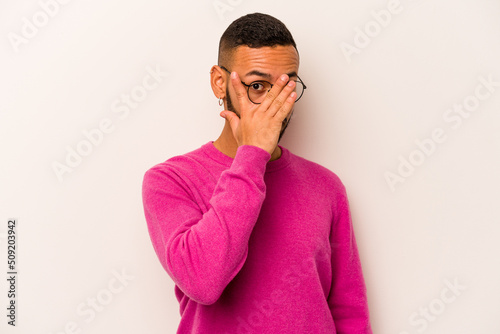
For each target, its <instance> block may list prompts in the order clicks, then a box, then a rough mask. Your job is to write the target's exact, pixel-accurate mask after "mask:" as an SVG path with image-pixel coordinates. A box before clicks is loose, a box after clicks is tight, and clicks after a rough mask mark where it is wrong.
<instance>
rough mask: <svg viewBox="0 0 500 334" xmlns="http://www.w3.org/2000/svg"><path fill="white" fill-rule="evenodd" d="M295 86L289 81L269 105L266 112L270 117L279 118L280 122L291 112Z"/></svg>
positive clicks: (294, 97) (293, 82)
mask: <svg viewBox="0 0 500 334" xmlns="http://www.w3.org/2000/svg"><path fill="white" fill-rule="evenodd" d="M295 86H296V83H295V81H289V82H288V84H286V86H285V87H284V88H283V89H282V90H281V92H280V93H279V94H278V96H276V98H275V99H274V100H273V102H272V103H271V106H270V107H269V110H268V113H269V114H270V116H277V117H278V118H280V121H281V120H283V119H285V117H286V116H287V115H288V113H289V112H290V111H291V110H292V107H293V104H294V103H295V99H296V98H297V93H296V92H294V90H295ZM273 88H274V87H273Z"/></svg>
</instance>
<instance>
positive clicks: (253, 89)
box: [248, 81, 271, 103]
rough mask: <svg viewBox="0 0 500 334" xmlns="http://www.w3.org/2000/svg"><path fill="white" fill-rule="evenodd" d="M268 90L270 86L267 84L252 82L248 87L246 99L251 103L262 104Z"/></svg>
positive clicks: (265, 82) (264, 82)
mask: <svg viewBox="0 0 500 334" xmlns="http://www.w3.org/2000/svg"><path fill="white" fill-rule="evenodd" d="M269 90H271V84H270V83H269V82H267V81H254V82H252V83H251V84H250V86H249V87H248V98H249V99H250V101H252V102H253V103H262V102H263V101H264V99H265V98H266V95H267V92H268V91H269Z"/></svg>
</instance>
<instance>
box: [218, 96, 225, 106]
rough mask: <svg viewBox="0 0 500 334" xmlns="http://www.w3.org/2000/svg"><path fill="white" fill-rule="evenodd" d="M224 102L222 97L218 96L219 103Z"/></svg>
mask: <svg viewBox="0 0 500 334" xmlns="http://www.w3.org/2000/svg"><path fill="white" fill-rule="evenodd" d="M223 104H224V100H223V99H222V97H219V105H220V106H222V105H223Z"/></svg>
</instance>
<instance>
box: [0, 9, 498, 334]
mask: <svg viewBox="0 0 500 334" xmlns="http://www.w3.org/2000/svg"><path fill="white" fill-rule="evenodd" d="M253 12H263V13H268V14H271V15H273V16H275V17H277V18H279V19H280V20H282V21H283V22H284V23H285V24H286V25H287V27H288V28H289V29H290V30H291V32H292V34H293V35H294V38H295V40H296V42H297V45H298V48H299V51H300V57H301V64H300V76H301V78H302V79H303V81H304V82H305V83H306V85H307V90H306V92H305V94H304V96H303V98H302V99H301V101H300V102H299V103H297V105H296V107H295V113H294V116H293V119H292V121H291V123H290V126H289V127H288V129H287V131H286V134H285V135H284V137H283V139H282V141H281V142H280V144H281V145H283V146H285V147H287V148H288V149H289V150H290V151H292V152H293V153H295V154H297V155H300V156H303V157H305V158H307V159H309V160H312V161H315V162H317V163H320V164H322V165H324V166H325V167H327V168H329V169H331V170H332V171H334V172H335V173H336V174H337V175H338V176H339V177H340V178H341V180H342V181H343V182H344V184H345V186H346V188H347V192H348V195H349V199H350V204H351V210H352V215H353V223H354V228H355V233H356V237H357V241H358V246H359V251H360V255H361V259H362V264H363V270H364V275H365V280H366V285H367V289H368V299H369V306H370V311H371V318H372V325H373V329H374V332H375V333H380V334H414V333H428V334H443V333H453V334H494V333H500V322H499V321H498V318H499V316H500V303H499V301H498V300H499V298H500V285H499V284H498V283H499V282H500V257H499V253H500V243H499V242H498V240H499V239H500V215H499V213H500V209H499V205H498V202H499V199H500V194H499V187H500V176H499V173H498V171H499V170H500V155H499V152H500V113H499V111H500V2H499V1H498V0H457V1H452V0H432V1H431V0H420V1H418V0H414V1H410V0H401V1H400V2H397V1H395V0H393V1H361V0H360V1H290V0H289V1H261V0H256V1H249V0H221V1H211V0H208V1H200V0H196V1H159V0H146V1H131V0H121V1H118V0H108V1H97V0H87V1H77V0H73V1H66V3H65V2H64V1H62V0H61V1H60V2H56V1H55V0H41V1H14V0H3V1H2V2H1V3H0V23H1V26H0V36H1V38H0V56H1V62H0V78H1V79H0V85H1V86H0V88H1V95H0V96H1V98H0V115H1V118H0V149H1V151H0V154H1V159H2V160H1V163H0V206H1V207H0V208H1V216H0V262H1V263H2V264H1V265H0V267H1V268H3V269H5V268H6V264H7V252H6V249H7V246H6V245H7V221H8V219H10V218H15V219H17V242H18V244H17V246H18V247H17V261H18V263H17V270H18V277H17V288H16V289H17V304H16V306H17V309H16V310H17V319H16V324H17V326H16V327H15V328H14V327H12V326H9V325H7V320H8V318H7V317H6V315H7V310H6V307H7V303H8V300H7V291H8V286H7V281H6V278H3V279H1V280H0V296H2V297H1V298H0V305H2V307H1V309H2V310H3V311H2V314H1V317H0V319H2V320H1V324H0V328H1V330H0V331H1V332H2V333H23V334H25V333H26V334H28V333H29V334H33V333H40V334H49V333H53V334H56V333H66V334H69V333H89V334H91V333H124V334H125V333H148V334H160V333H162V334H163V333H175V331H176V328H177V325H178V323H179V319H180V315H179V306H178V303H177V300H176V299H175V296H174V284H173V282H172V280H171V279H170V277H169V276H168V275H167V273H166V272H165V271H164V270H163V268H162V267H161V265H160V262H159V261H158V259H157V257H156V254H155V253H154V251H153V247H152V244H151V241H150V239H149V235H148V231H147V227H146V221H145V218H144V213H143V206H142V198H141V185H142V178H143V175H144V173H145V171H146V170H147V169H149V168H150V167H152V166H153V165H155V164H157V163H160V162H162V161H164V160H166V159H168V158H170V157H172V156H174V155H178V154H183V153H186V152H188V151H191V150H194V149H196V148H198V147H200V146H201V145H203V144H204V143H206V142H208V141H210V140H215V139H216V138H217V137H218V135H219V133H220V131H221V130H222V127H223V124H224V120H223V119H222V118H221V117H220V116H219V112H220V111H221V110H222V109H221V107H219V106H218V104H217V98H216V97H215V96H214V95H213V93H212V91H211V88H210V85H209V70H210V67H211V66H212V65H214V64H216V62H217V51H218V42H219V38H220V36H221V34H222V33H223V32H224V30H225V29H226V28H227V26H228V25H229V24H230V23H231V22H232V21H233V20H235V19H237V18H238V17H240V16H242V15H245V14H247V13H253ZM151 73H153V75H152V74H151ZM148 76H149V77H148ZM127 96H128V97H129V100H128V102H127ZM97 129H98V130H97ZM6 272H7V269H5V271H4V273H3V274H2V277H6V276H7V274H6Z"/></svg>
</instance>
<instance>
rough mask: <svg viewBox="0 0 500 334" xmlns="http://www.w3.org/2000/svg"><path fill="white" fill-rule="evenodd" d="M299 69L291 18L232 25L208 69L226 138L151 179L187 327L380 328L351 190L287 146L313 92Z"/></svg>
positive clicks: (157, 235)
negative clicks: (288, 133) (299, 106)
mask: <svg viewBox="0 0 500 334" xmlns="http://www.w3.org/2000/svg"><path fill="white" fill-rule="evenodd" d="M298 71H299V55H298V52H297V48H296V44H295V42H294V40H293V37H292V35H291V34H290V32H289V31H288V29H287V28H286V27H285V25H284V24H283V23H282V22H281V21H279V20H277V19H275V18H274V17H271V16H269V15H265V14H258V13H256V14H249V15H246V16H243V17H241V18H239V19H238V20H236V21H235V22H233V23H232V24H231V25H230V26H229V27H228V28H227V30H226V31H225V32H224V34H223V35H222V37H221V40H220V45H219V65H218V66H213V67H212V69H211V71H210V73H211V85H212V89H213V92H214V94H215V96H216V97H217V98H219V101H223V102H224V108H225V110H224V111H222V112H221V114H220V115H221V116H222V117H224V118H225V125H224V128H223V130H222V133H221V135H220V136H219V138H218V139H217V140H215V141H213V142H212V141H209V142H208V143H206V144H204V145H203V146H201V147H200V148H198V149H196V150H194V151H192V152H189V153H187V154H184V155H181V156H176V157H173V158H170V159H169V160H167V161H165V162H163V163H160V164H158V165H156V166H154V167H152V168H151V169H149V170H148V171H147V172H146V174H145V176H144V182H143V201H144V210H145V215H146V220H147V224H148V229H149V233H150V237H151V240H152V243H153V246H154V249H155V251H156V254H157V255H158V258H159V260H160V262H161V264H162V265H163V267H164V269H165V270H166V272H167V273H168V275H169V276H170V277H171V278H172V279H173V281H174V282H175V285H176V286H175V295H176V298H177V300H178V301H179V304H180V314H181V321H180V324H179V328H178V331H177V333H231V334H233V333H314V334H317V333H348V334H351V333H356V334H361V333H363V334H365V333H371V332H372V331H371V327H370V322H369V312H368V307H367V299H366V289H365V283H364V280H363V274H362V270H361V265H360V260H359V256H358V250H357V247H356V241H355V238H354V234H353V228H352V224H351V219H350V214H349V206H348V200H347V196H346V192H345V188H344V186H343V185H342V183H341V181H340V180H339V178H338V177H337V176H336V175H335V174H334V173H332V172H331V171H329V170H328V169H326V168H324V167H322V166H320V165H318V164H316V163H313V162H311V161H308V160H305V159H303V158H301V157H298V156H296V155H294V154H293V153H291V152H290V151H289V150H287V149H286V148H284V147H282V146H281V145H278V141H279V139H280V138H281V135H282V134H283V132H284V130H285V128H286V126H287V125H288V122H289V121H290V116H291V112H292V108H293V106H294V103H295V102H296V100H298V98H300V95H302V93H303V90H304V88H305V85H304V84H303V83H302V81H301V80H300V78H299V76H298ZM271 83H272V84H271ZM220 103H221V102H220Z"/></svg>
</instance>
